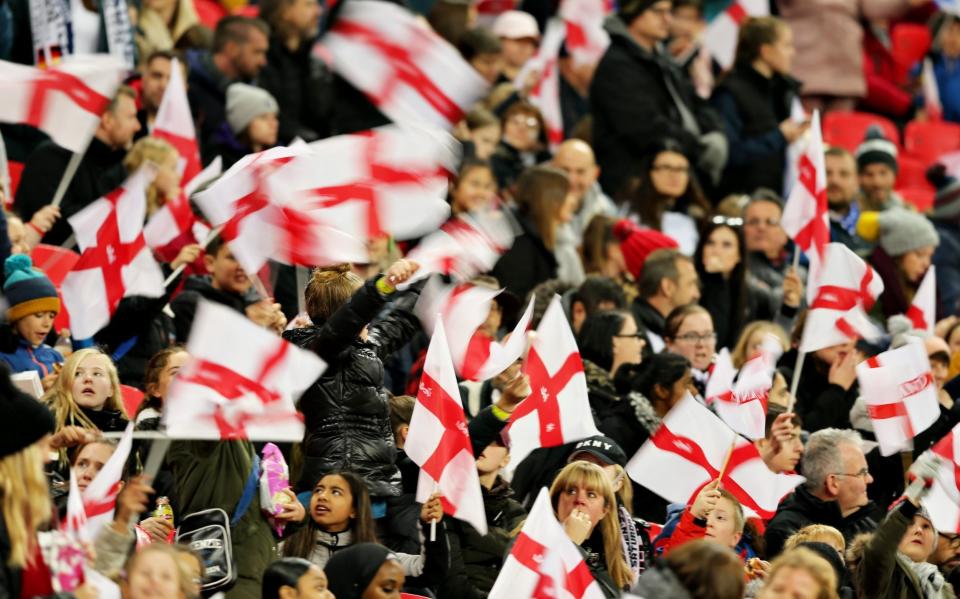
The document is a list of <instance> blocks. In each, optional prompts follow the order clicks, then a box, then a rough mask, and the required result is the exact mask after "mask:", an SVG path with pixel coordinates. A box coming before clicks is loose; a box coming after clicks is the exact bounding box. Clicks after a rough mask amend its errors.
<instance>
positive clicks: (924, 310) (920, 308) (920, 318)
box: [907, 265, 937, 335]
mask: <svg viewBox="0 0 960 599" xmlns="http://www.w3.org/2000/svg"><path fill="white" fill-rule="evenodd" d="M936 271H937V267H936V266H933V265H930V268H928V269H927V274H925V275H924V276H923V281H921V282H920V286H919V287H917V292H916V293H915V294H914V296H913V302H911V303H910V307H909V308H907V318H909V319H910V321H911V322H913V328H915V329H920V330H921V331H926V332H928V333H930V334H931V335H933V334H934V328H935V327H936V324H937V274H936Z"/></svg>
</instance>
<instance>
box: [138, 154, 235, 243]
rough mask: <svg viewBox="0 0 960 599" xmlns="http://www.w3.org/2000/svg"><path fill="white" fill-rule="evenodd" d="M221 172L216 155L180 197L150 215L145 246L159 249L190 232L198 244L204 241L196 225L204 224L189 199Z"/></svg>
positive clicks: (144, 229)
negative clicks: (197, 189) (198, 233)
mask: <svg viewBox="0 0 960 599" xmlns="http://www.w3.org/2000/svg"><path fill="white" fill-rule="evenodd" d="M221 169H222V161H221V160H220V157H219V156H217V157H216V158H214V159H213V162H211V163H210V164H209V166H207V168H205V169H203V170H202V171H200V172H199V173H197V175H196V176H194V177H193V179H191V180H190V182H189V183H187V184H186V185H185V186H184V188H183V192H182V193H181V194H180V196H179V197H177V198H176V199H173V200H167V202H166V203H164V205H163V206H160V208H159V209H157V211H156V212H154V213H153V216H151V217H150V220H149V221H147V224H146V226H144V227H143V239H144V240H145V241H146V242H147V245H148V246H150V247H151V248H154V249H156V248H162V247H164V246H166V245H167V244H169V243H170V242H172V241H173V240H175V239H176V238H178V237H180V236H181V235H183V234H184V233H186V232H187V231H191V232H192V233H193V238H194V241H197V242H200V241H203V240H204V239H205V238H206V233H204V234H202V235H197V231H196V228H197V226H198V225H201V226H203V225H202V223H200V220H199V219H198V218H197V217H196V215H195V214H194V213H193V208H192V207H191V206H190V199H189V198H190V195H191V194H192V193H193V190H194V189H196V188H198V187H199V186H201V185H203V184H205V183H209V182H210V181H212V180H214V179H216V178H217V177H219V176H220V173H221ZM204 228H206V227H204ZM208 230H209V229H208Z"/></svg>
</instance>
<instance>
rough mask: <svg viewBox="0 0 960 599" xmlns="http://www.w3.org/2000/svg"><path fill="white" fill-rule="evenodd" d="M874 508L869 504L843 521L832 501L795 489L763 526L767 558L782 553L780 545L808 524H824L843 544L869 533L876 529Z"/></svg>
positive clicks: (804, 488)
mask: <svg viewBox="0 0 960 599" xmlns="http://www.w3.org/2000/svg"><path fill="white" fill-rule="evenodd" d="M877 511H878V510H877V506H876V505H875V504H874V503H873V502H870V503H868V504H867V505H865V506H863V507H861V508H860V509H858V510H857V511H855V512H854V513H852V514H850V515H849V516H846V517H844V516H843V514H842V513H841V512H840V505H839V504H838V503H837V502H836V501H824V500H823V499H820V498H819V497H816V496H814V495H813V494H812V493H810V491H808V490H807V488H806V487H804V486H799V487H797V490H796V491H794V493H793V495H790V496H789V497H787V498H786V499H785V500H783V501H782V502H781V503H780V507H778V508H777V513H776V515H774V516H773V519H772V520H770V523H769V524H767V532H766V534H765V535H764V539H765V540H766V542H767V555H768V556H769V557H771V558H772V557H774V556H776V555H778V554H779V553H780V552H781V551H783V545H784V543H786V541H787V539H788V538H789V537H790V535H792V534H793V533H795V532H797V531H798V530H800V529H801V528H803V527H804V526H807V525H809V524H826V525H828V526H832V527H834V528H836V529H837V530H839V531H840V533H841V534H842V535H843V538H844V539H845V540H846V542H847V544H849V543H850V541H851V540H852V539H853V538H854V537H855V536H857V535H858V534H860V533H864V532H873V530H874V529H875V528H876V527H877V521H876V519H875V518H874V515H875V514H876V513H877Z"/></svg>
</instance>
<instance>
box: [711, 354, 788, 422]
mask: <svg viewBox="0 0 960 599" xmlns="http://www.w3.org/2000/svg"><path fill="white" fill-rule="evenodd" d="M777 349H779V343H778V344H777ZM781 353H782V350H781ZM776 363H777V358H775V357H773V354H771V353H766V352H765V351H762V352H761V354H760V355H757V356H754V357H753V358H751V359H750V360H748V361H747V362H746V363H745V364H744V365H743V367H742V368H741V369H740V372H739V373H737V370H736V369H735V368H734V367H733V361H732V360H731V359H730V352H729V351H728V350H727V348H723V349H722V350H720V353H719V354H718V355H717V361H716V363H715V365H714V368H713V373H712V374H711V375H710V380H709V381H707V389H706V401H707V404H708V405H712V406H713V408H714V409H715V410H716V412H717V415H718V416H720V418H722V419H723V421H724V422H726V423H727V425H728V426H730V428H732V429H733V430H734V431H736V432H737V433H739V434H741V435H743V436H745V437H747V438H748V439H753V440H757V439H763V438H764V437H765V436H766V435H765V432H766V431H765V429H766V422H767V399H768V395H769V393H770V387H771V386H773V372H774V369H775V368H776ZM738 374H739V376H738ZM734 379H736V382H734Z"/></svg>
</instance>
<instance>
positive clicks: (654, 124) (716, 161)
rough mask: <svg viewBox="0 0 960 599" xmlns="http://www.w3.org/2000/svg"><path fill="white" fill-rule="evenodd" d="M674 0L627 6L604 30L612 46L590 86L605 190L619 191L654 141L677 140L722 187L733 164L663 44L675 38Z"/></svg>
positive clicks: (715, 123)
mask: <svg viewBox="0 0 960 599" xmlns="http://www.w3.org/2000/svg"><path fill="white" fill-rule="evenodd" d="M669 23H670V0H628V1H626V2H624V3H622V4H621V8H620V11H619V12H618V13H617V14H616V15H613V16H611V17H609V18H608V19H607V21H606V23H605V24H604V28H605V29H606V30H607V32H608V33H609V34H610V47H609V48H607V51H606V53H605V54H604V55H603V58H602V59H601V60H600V64H599V65H597V71H596V73H595V74H594V76H593V83H592V85H591V86H590V103H591V106H592V109H593V143H594V149H595V150H596V152H597V161H598V162H599V164H600V184H601V186H602V187H603V189H604V191H606V192H607V193H608V194H610V195H616V194H617V193H618V192H620V190H621V188H622V187H623V185H624V184H625V183H626V182H627V181H628V178H629V177H630V175H631V174H633V172H634V170H635V165H636V164H637V163H638V162H639V160H640V158H642V157H643V156H644V154H646V153H647V151H648V150H649V148H650V145H651V144H652V143H655V142H656V141H658V140H661V139H664V138H668V137H669V138H672V139H676V140H677V141H679V142H680V143H681V145H682V146H683V148H684V153H685V154H686V155H687V157H688V158H689V159H690V161H691V163H692V164H694V165H695V166H696V168H697V170H698V171H700V172H701V173H702V174H705V175H707V176H708V180H710V181H712V182H713V183H714V184H716V183H717V182H718V181H719V177H720V174H721V173H722V171H723V166H724V164H725V163H726V159H727V141H726V138H724V136H723V134H722V133H721V132H720V121H719V119H718V118H717V115H716V114H715V113H714V112H713V111H712V110H711V109H710V108H709V107H708V106H707V105H706V103H705V102H703V101H702V100H700V99H699V98H698V97H697V95H696V94H695V92H694V90H693V87H692V85H691V84H690V83H689V81H688V80H687V79H686V78H685V77H684V76H683V74H682V73H681V72H680V71H679V69H678V68H677V67H676V65H674V64H673V63H672V62H671V60H670V59H669V58H668V57H666V56H664V55H662V54H661V52H660V49H659V44H660V42H662V41H663V40H665V39H666V38H667V37H668V36H669V34H670V28H669Z"/></svg>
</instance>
